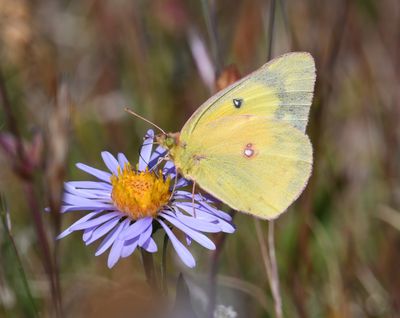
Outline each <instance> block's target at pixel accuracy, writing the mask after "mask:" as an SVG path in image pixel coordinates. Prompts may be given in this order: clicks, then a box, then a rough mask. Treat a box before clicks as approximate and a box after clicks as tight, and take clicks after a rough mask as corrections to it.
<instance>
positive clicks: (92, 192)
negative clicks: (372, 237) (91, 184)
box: [64, 183, 111, 201]
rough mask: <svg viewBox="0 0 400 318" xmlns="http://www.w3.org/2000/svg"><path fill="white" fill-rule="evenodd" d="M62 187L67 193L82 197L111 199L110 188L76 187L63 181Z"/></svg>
mask: <svg viewBox="0 0 400 318" xmlns="http://www.w3.org/2000/svg"><path fill="white" fill-rule="evenodd" d="M64 189H65V191H66V192H67V193H70V194H73V195H76V196H79V197H84V198H86V199H97V200H108V201H109V200H111V193H110V190H104V189H101V190H99V189H77V188H75V187H73V186H72V185H71V184H68V183H64Z"/></svg>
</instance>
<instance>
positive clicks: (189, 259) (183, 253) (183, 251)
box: [157, 219, 196, 268]
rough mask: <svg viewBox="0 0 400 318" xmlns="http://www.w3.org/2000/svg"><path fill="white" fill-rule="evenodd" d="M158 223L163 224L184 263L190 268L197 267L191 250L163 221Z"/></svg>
mask: <svg viewBox="0 0 400 318" xmlns="http://www.w3.org/2000/svg"><path fill="white" fill-rule="evenodd" d="M157 221H158V223H160V224H161V226H162V227H163V229H164V231H165V233H167V235H168V237H169V239H170V240H171V243H172V246H173V247H174V249H175V251H176V253H177V254H178V255H179V257H180V259H181V260H182V262H183V263H185V264H186V266H188V267H190V268H193V267H195V266H196V261H195V260H194V258H193V255H192V254H190V252H189V250H188V249H187V248H186V247H185V246H184V245H183V244H182V243H181V242H180V241H179V240H178V239H177V238H176V236H175V235H174V233H172V231H171V230H170V229H169V227H168V226H167V225H166V224H165V223H164V222H163V221H161V220H160V219H157Z"/></svg>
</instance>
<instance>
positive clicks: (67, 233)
mask: <svg viewBox="0 0 400 318" xmlns="http://www.w3.org/2000/svg"><path fill="white" fill-rule="evenodd" d="M100 212H101V211H95V212H91V213H88V214H86V215H85V216H84V217H82V218H80V219H79V220H78V221H76V222H74V223H73V224H72V225H70V226H69V227H68V228H67V229H66V230H64V231H63V232H62V233H61V234H59V235H58V236H57V240H59V239H62V238H63V237H66V236H67V235H69V234H71V233H72V232H74V231H75V230H73V229H72V227H73V226H75V225H77V224H81V223H83V222H86V221H88V220H90V219H91V218H93V217H94V216H96V215H97V214H99V213H100Z"/></svg>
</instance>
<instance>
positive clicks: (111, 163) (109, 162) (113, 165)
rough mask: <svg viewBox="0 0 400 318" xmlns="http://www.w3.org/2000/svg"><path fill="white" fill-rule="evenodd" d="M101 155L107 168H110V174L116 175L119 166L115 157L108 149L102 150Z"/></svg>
mask: <svg viewBox="0 0 400 318" xmlns="http://www.w3.org/2000/svg"><path fill="white" fill-rule="evenodd" d="M101 157H102V158H103V161H104V163H105V164H106V166H107V168H108V170H110V171H111V173H112V174H114V175H116V176H117V175H118V167H119V164H118V161H117V159H115V158H114V156H113V155H112V154H110V153H109V152H108V151H102V152H101Z"/></svg>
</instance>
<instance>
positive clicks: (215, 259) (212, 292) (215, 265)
mask: <svg viewBox="0 0 400 318" xmlns="http://www.w3.org/2000/svg"><path fill="white" fill-rule="evenodd" d="M234 213H235V211H234V210H231V211H230V213H229V214H230V215H231V216H232V218H233V217H234V215H235V214H234ZM226 237H227V233H223V232H222V233H219V234H218V235H217V239H216V240H215V246H216V247H215V250H214V251H213V252H212V254H211V261H210V274H209V286H210V287H209V288H210V289H209V294H208V308H207V317H209V318H213V317H214V309H215V303H216V297H217V275H218V270H219V259H220V255H221V252H222V248H223V247H224V245H225V241H226Z"/></svg>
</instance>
